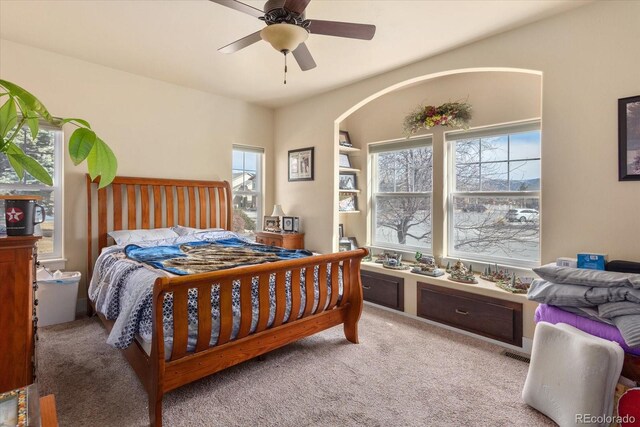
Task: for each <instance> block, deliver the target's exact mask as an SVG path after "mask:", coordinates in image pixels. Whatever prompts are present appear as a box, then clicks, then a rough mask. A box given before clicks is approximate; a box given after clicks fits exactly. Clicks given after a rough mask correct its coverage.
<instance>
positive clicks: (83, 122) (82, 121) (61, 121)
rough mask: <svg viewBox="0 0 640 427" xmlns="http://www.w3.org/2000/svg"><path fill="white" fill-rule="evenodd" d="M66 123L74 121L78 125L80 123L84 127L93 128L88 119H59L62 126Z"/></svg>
mask: <svg viewBox="0 0 640 427" xmlns="http://www.w3.org/2000/svg"><path fill="white" fill-rule="evenodd" d="M66 123H74V124H77V125H80V126H84V127H86V128H88V129H91V125H90V124H89V122H88V121H86V120H83V119H62V120H60V121H59V123H58V124H59V125H60V126H62V125H64V124H66Z"/></svg>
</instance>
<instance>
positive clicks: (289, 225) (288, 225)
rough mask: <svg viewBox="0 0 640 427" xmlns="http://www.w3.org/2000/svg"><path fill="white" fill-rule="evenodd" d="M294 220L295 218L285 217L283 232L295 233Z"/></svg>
mask: <svg viewBox="0 0 640 427" xmlns="http://www.w3.org/2000/svg"><path fill="white" fill-rule="evenodd" d="M294 220H295V218H294V217H292V216H283V217H282V231H287V232H289V233H293V231H294V225H293V223H294Z"/></svg>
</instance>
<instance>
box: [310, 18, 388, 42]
mask: <svg viewBox="0 0 640 427" xmlns="http://www.w3.org/2000/svg"><path fill="white" fill-rule="evenodd" d="M309 21H310V24H309V31H310V32H311V34H322V35H325V36H335V37H347V38H350V39H361V40H371V39H372V38H373V36H374V35H375V34H376V26H375V25H369V24H353V23H351V22H338V21H322V20H319V19H310V20H309Z"/></svg>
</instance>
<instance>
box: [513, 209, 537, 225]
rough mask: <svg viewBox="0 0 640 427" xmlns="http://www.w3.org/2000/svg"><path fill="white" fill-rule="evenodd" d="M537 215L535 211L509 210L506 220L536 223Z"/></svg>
mask: <svg viewBox="0 0 640 427" xmlns="http://www.w3.org/2000/svg"><path fill="white" fill-rule="evenodd" d="M538 217H539V213H538V211H537V210H535V209H509V212H507V220H508V221H509V222H515V221H518V222H533V221H537V220H538Z"/></svg>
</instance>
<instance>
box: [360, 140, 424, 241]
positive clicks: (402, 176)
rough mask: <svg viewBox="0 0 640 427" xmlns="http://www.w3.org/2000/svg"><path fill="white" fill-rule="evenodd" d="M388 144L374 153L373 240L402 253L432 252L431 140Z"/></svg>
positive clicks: (373, 150) (373, 151) (374, 150)
mask: <svg viewBox="0 0 640 427" xmlns="http://www.w3.org/2000/svg"><path fill="white" fill-rule="evenodd" d="M410 145H411V146H407V144H406V143H400V144H395V143H390V144H385V145H384V146H382V148H380V147H378V148H377V149H370V151H371V152H372V154H371V156H372V184H373V185H372V190H373V191H372V211H373V215H372V218H373V224H372V236H371V240H372V243H373V245H375V246H380V247H385V248H392V249H400V250H403V249H404V250H416V249H420V250H427V251H430V250H431V239H432V235H431V212H432V209H431V203H432V191H433V188H432V187H433V181H432V180H433V150H432V147H431V140H430V139H428V140H421V141H415V142H412V143H411V144H410Z"/></svg>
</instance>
